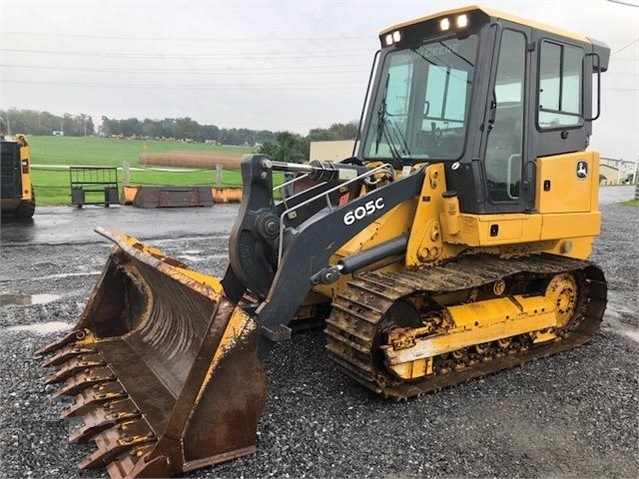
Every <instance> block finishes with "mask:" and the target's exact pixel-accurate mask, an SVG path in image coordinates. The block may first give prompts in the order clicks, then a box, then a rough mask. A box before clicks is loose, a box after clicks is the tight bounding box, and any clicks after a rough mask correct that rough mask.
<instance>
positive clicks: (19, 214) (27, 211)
mask: <svg viewBox="0 0 639 479" xmlns="http://www.w3.org/2000/svg"><path fill="white" fill-rule="evenodd" d="M35 208H36V196H35V190H34V189H33V188H31V201H24V202H23V203H20V205H19V206H18V207H17V208H16V210H15V212H14V213H13V215H14V216H15V217H16V218H17V219H19V220H27V219H29V218H33V214H34V213H35Z"/></svg>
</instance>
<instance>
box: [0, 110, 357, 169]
mask: <svg viewBox="0 0 639 479" xmlns="http://www.w3.org/2000/svg"><path fill="white" fill-rule="evenodd" d="M101 120H102V125H101V126H100V127H99V128H98V129H96V127H95V125H94V123H93V119H92V118H91V116H89V115H86V114H80V115H70V114H69V113H65V114H64V115H62V116H59V115H53V114H51V113H49V112H46V111H43V112H40V111H35V110H16V109H11V110H0V129H1V130H2V131H3V132H5V133H24V134H27V135H51V134H53V132H54V131H60V132H63V134H64V135H65V136H90V135H95V134H99V135H101V136H107V137H111V136H117V137H127V138H131V137H135V138H171V139H175V140H191V141H195V142H200V143H201V142H211V143H219V144H223V145H238V146H256V145H258V146H259V148H260V149H259V151H260V152H261V153H264V154H266V155H268V156H269V157H271V158H272V159H274V160H276V161H287V162H301V161H305V160H306V159H307V158H308V155H309V150H310V143H311V142H312V141H335V140H353V139H355V137H356V136H357V122H354V121H352V122H348V123H334V124H332V125H331V126H330V127H328V128H312V129H311V130H310V131H309V132H308V134H307V135H305V136H304V135H300V134H298V133H292V132H290V131H277V132H273V131H270V130H252V129H248V128H219V127H217V126H216V125H201V124H200V123H198V122H197V121H195V120H193V119H191V118H189V117H184V118H164V119H162V120H152V119H149V118H145V119H143V120H139V119H138V118H125V119H115V118H108V117H106V116H103V117H102V118H101Z"/></svg>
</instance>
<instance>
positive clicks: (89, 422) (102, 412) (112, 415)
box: [69, 399, 141, 444]
mask: <svg viewBox="0 0 639 479" xmlns="http://www.w3.org/2000/svg"><path fill="white" fill-rule="evenodd" d="M140 416H141V414H140V411H139V410H138V409H137V408H136V406H135V404H134V403H133V401H131V400H130V399H125V400H122V401H113V402H108V403H106V404H104V405H103V406H102V407H99V408H96V409H94V410H93V411H90V412H89V413H87V414H86V415H84V416H83V418H82V419H83V420H84V426H83V427H81V428H80V429H78V430H77V431H75V432H74V433H73V434H71V436H70V437H69V442H72V443H76V444H82V443H85V442H87V441H88V440H89V439H91V438H92V437H93V436H96V435H97V434H100V433H101V432H102V431H105V430H107V429H109V428H111V427H113V426H114V425H116V424H119V423H123V422H127V421H133V420H135V419H138V418H139V417H140Z"/></svg>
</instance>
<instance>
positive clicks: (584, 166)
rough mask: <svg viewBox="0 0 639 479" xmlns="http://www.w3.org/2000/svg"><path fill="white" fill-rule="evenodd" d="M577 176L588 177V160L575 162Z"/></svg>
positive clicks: (583, 178) (582, 178)
mask: <svg viewBox="0 0 639 479" xmlns="http://www.w3.org/2000/svg"><path fill="white" fill-rule="evenodd" d="M577 178H579V179H580V180H585V179H586V178H588V162H586V161H583V160H582V161H578V162H577Z"/></svg>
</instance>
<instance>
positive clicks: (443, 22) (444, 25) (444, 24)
mask: <svg viewBox="0 0 639 479" xmlns="http://www.w3.org/2000/svg"><path fill="white" fill-rule="evenodd" d="M439 28H440V30H442V31H446V30H448V29H449V28H450V20H448V18H442V19H441V20H440V21H439Z"/></svg>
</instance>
